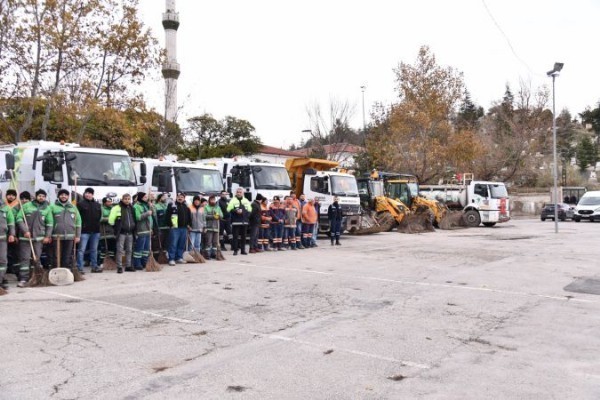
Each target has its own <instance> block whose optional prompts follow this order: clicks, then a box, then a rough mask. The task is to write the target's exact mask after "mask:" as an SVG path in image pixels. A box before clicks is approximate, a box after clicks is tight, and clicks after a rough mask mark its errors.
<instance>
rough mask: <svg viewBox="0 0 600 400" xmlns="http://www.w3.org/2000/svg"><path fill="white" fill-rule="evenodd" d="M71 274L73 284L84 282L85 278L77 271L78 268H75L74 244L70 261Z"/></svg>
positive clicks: (75, 253)
mask: <svg viewBox="0 0 600 400" xmlns="http://www.w3.org/2000/svg"><path fill="white" fill-rule="evenodd" d="M58 242H59V243H60V239H58ZM59 248H60V247H59ZM71 272H72V273H73V280H74V281H75V282H81V281H85V278H84V277H83V275H82V274H81V271H79V268H77V246H75V243H73V259H72V260H71Z"/></svg>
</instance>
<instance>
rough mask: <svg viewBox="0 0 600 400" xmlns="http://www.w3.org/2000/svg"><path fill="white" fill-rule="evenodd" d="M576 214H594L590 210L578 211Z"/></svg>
mask: <svg viewBox="0 0 600 400" xmlns="http://www.w3.org/2000/svg"><path fill="white" fill-rule="evenodd" d="M577 212H578V213H579V214H581V215H588V214H593V213H594V212H593V211H592V210H579V211H577Z"/></svg>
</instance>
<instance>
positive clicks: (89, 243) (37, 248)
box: [0, 188, 343, 289]
mask: <svg viewBox="0 0 600 400" xmlns="http://www.w3.org/2000/svg"><path fill="white" fill-rule="evenodd" d="M57 195H58V198H57V200H56V201H55V202H54V203H53V204H50V203H49V202H48V201H47V199H46V197H47V193H46V192H45V191H44V190H42V189H40V190H38V191H36V192H35V197H34V198H32V196H31V194H30V193H29V192H25V191H24V192H21V193H17V191H16V190H14V189H10V190H7V192H6V200H5V202H2V203H1V204H0V285H2V286H1V287H2V288H4V289H6V288H7V284H6V280H5V274H6V273H7V272H10V273H14V274H15V275H16V276H17V281H18V283H17V286H19V287H25V286H27V282H28V280H29V277H30V271H31V268H32V266H38V267H42V268H46V269H50V268H54V267H63V268H74V267H76V268H77V269H78V271H79V272H80V273H82V274H84V273H85V270H84V266H85V265H86V263H89V266H90V268H91V272H92V273H101V272H102V271H103V268H102V265H103V262H104V260H105V258H106V257H111V258H113V259H114V260H115V262H116V265H117V273H123V272H124V271H131V272H133V271H138V270H142V269H144V268H145V265H146V263H147V262H148V258H149V257H150V252H151V251H153V252H154V254H160V252H161V251H163V250H164V251H165V252H166V254H167V255H168V263H169V265H175V264H184V263H186V261H185V260H184V252H185V251H186V250H191V249H193V250H195V251H197V252H199V253H200V254H202V255H203V256H204V257H205V258H207V259H216V258H217V254H218V253H219V252H222V251H226V250H227V249H226V247H225V245H226V244H228V243H229V244H230V245H231V251H233V255H234V256H237V255H238V254H242V255H246V254H248V253H261V252H263V251H273V250H275V251H284V250H288V249H289V250H297V249H307V248H311V247H317V233H318V231H319V215H320V204H319V202H318V201H317V200H316V199H306V198H305V196H304V195H300V197H299V198H296V195H295V193H293V192H292V193H290V195H289V196H285V197H284V198H280V197H278V196H275V197H274V198H273V199H272V200H271V201H270V202H269V201H268V199H266V198H265V197H264V196H262V195H261V194H258V195H257V196H256V198H255V199H254V201H252V202H250V201H249V200H248V199H247V198H246V197H245V196H244V191H243V189H238V190H237V191H236V193H235V195H234V196H233V197H232V198H231V199H229V194H228V193H227V192H226V191H223V192H221V194H220V198H218V199H217V197H216V196H209V197H208V198H203V197H201V196H194V198H193V200H192V203H191V204H189V205H188V204H187V203H186V195H185V193H177V196H176V199H175V201H174V202H170V199H169V197H168V195H167V194H166V193H161V194H158V195H157V196H152V195H149V194H148V193H144V192H138V193H137V195H135V196H133V197H132V196H131V195H130V194H124V195H123V196H122V197H121V199H120V201H119V203H117V204H113V200H112V199H111V198H106V197H105V198H103V199H102V200H101V202H97V201H96V200H95V198H94V189H93V188H86V189H85V191H84V194H83V197H82V198H78V197H79V196H73V197H72V196H71V193H70V192H69V191H68V190H66V189H61V190H59V191H58V193H57ZM0 198H1V193H0ZM327 214H328V220H329V224H330V239H331V245H332V246H333V245H340V244H341V243H340V235H341V230H342V219H343V216H342V208H341V206H340V204H339V203H338V199H337V198H336V199H334V202H333V204H331V205H330V206H329V208H328V213H327ZM248 234H249V237H250V243H249V245H248V251H246V249H247V246H246V236H247V235H248Z"/></svg>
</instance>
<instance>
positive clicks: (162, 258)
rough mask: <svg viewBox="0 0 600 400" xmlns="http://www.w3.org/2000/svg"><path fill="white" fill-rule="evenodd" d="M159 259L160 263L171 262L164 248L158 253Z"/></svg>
mask: <svg viewBox="0 0 600 400" xmlns="http://www.w3.org/2000/svg"><path fill="white" fill-rule="evenodd" d="M157 261H158V263H159V264H168V263H169V259H168V258H167V255H166V254H165V252H164V250H161V251H160V253H158V259H157Z"/></svg>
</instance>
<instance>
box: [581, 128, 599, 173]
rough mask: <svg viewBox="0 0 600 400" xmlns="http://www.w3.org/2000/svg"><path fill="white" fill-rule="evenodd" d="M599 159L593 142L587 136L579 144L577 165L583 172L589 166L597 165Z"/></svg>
mask: <svg viewBox="0 0 600 400" xmlns="http://www.w3.org/2000/svg"><path fill="white" fill-rule="evenodd" d="M597 159H598V155H597V153H596V148H595V147H594V144H593V143H592V140H591V139H590V137H589V136H587V135H585V136H583V137H582V138H581V139H580V140H579V143H578V144H577V165H578V166H579V168H580V169H581V171H582V172H583V171H585V169H586V168H587V167H588V166H590V165H595V164H596V161H597Z"/></svg>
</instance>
